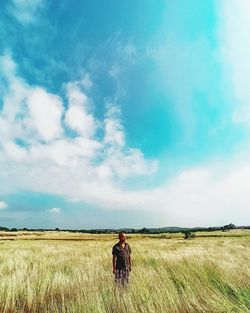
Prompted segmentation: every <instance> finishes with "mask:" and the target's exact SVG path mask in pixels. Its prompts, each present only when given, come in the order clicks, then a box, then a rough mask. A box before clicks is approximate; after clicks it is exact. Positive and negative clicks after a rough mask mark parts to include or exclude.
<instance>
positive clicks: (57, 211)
mask: <svg viewBox="0 0 250 313" xmlns="http://www.w3.org/2000/svg"><path fill="white" fill-rule="evenodd" d="M49 212H50V213H51V214H53V215H60V214H61V208H52V209H49Z"/></svg>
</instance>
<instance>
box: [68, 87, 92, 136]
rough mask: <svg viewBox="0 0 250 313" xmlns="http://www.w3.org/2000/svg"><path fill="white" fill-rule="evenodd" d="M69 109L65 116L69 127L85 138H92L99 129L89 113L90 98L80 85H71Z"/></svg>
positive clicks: (69, 88) (69, 89)
mask: <svg viewBox="0 0 250 313" xmlns="http://www.w3.org/2000/svg"><path fill="white" fill-rule="evenodd" d="M67 90H68V98H69V107H68V110H67V112H66V114H65V122H66V124H67V126H68V127H70V128H71V129H72V130H75V131H76V132H77V133H78V134H81V135H82V136H84V137H92V136H93V135H94V133H95V131H96V128H97V121H95V119H94V117H93V115H92V114H90V113H88V97H87V96H86V95H85V94H84V92H83V91H81V89H80V86H79V84H76V83H69V84H68V87H67Z"/></svg>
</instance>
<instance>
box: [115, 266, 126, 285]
mask: <svg viewBox="0 0 250 313" xmlns="http://www.w3.org/2000/svg"><path fill="white" fill-rule="evenodd" d="M128 282H129V269H128V268H124V269H117V270H116V273H115V283H116V284H117V285H118V286H120V285H126V284H128Z"/></svg>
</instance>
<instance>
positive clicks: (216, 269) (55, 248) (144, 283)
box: [0, 233, 250, 313]
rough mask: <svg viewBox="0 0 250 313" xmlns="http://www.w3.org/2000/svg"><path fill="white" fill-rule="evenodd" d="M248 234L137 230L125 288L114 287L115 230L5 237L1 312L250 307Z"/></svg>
mask: <svg viewBox="0 0 250 313" xmlns="http://www.w3.org/2000/svg"><path fill="white" fill-rule="evenodd" d="M246 234H248V235H247V236H245V237H244V236H242V237H230V236H228V237H221V238H220V237H217V238H205V237H204V238H195V239H192V240H184V239H182V238H181V237H173V238H171V239H164V238H162V239H161V238H157V237H156V238H143V237H137V236H134V237H131V238H130V239H128V240H127V241H128V242H129V243H130V245H131V248H132V262H133V267H132V272H131V275H130V285H129V288H128V289H127V290H117V289H115V288H114V277H113V274H112V255H111V248H112V246H113V244H114V243H115V242H116V241H117V240H116V239H114V238H113V239H112V238H111V237H107V236H106V237H105V236H98V237H96V236H95V237H94V238H95V240H86V241H84V240H83V241H66V240H63V241H58V240H57V241H56V240H46V241H42V240H14V241H6V240H2V241H0V312H1V313H2V312H3V313H10V312H13V313H14V312H15V313H21V312H37V313H39V312H50V313H52V312H60V313H61V312H62V313H63V312H75V313H81V312H83V313H85V312H86V313H97V312H98V313H101V312H109V313H135V312H136V313H147V312H149V313H168V312H171V313H172V312H176V313H177V312H178V313H184V312H185V313H188V312H199V313H201V312H202V313H205V312H214V313H220V312H227V313H228V312H242V313H243V312H244V313H246V312H250V266H249V265H250V237H249V233H246ZM58 236H59V235H58Z"/></svg>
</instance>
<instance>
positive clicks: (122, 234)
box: [118, 232, 126, 242]
mask: <svg viewBox="0 0 250 313" xmlns="http://www.w3.org/2000/svg"><path fill="white" fill-rule="evenodd" d="M118 237H119V240H120V242H125V240H126V235H125V233H124V232H120V233H119V236H118Z"/></svg>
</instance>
